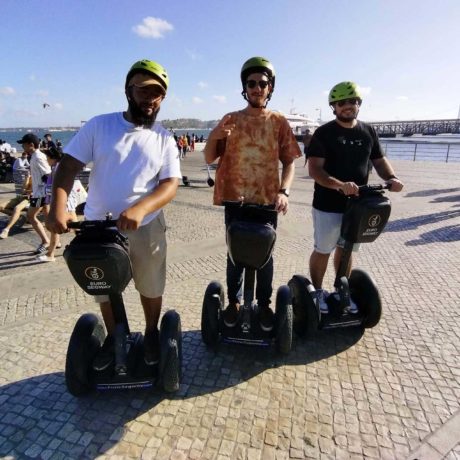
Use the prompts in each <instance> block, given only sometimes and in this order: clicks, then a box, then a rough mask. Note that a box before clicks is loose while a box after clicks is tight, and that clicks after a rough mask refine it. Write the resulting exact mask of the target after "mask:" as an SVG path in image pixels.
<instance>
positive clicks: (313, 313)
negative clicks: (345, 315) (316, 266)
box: [288, 275, 319, 338]
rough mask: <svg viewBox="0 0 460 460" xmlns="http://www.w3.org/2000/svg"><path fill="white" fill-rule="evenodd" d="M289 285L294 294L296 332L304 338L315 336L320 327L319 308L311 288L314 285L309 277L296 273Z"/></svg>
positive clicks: (293, 307)
mask: <svg viewBox="0 0 460 460" xmlns="http://www.w3.org/2000/svg"><path fill="white" fill-rule="evenodd" d="M288 286H289V289H290V290H291V295H292V309H293V324H292V327H293V329H294V332H295V333H296V334H297V335H298V336H299V337H303V338H305V337H310V336H313V335H314V334H315V333H316V332H317V331H318V328H319V314H318V308H317V307H316V304H315V301H314V300H313V297H312V296H311V294H310V290H309V287H311V288H313V285H312V283H311V282H310V280H309V279H308V278H305V277H304V276H301V275H294V276H293V277H292V278H291V279H290V280H289V282H288Z"/></svg>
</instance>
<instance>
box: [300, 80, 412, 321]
mask: <svg viewBox="0 0 460 460" xmlns="http://www.w3.org/2000/svg"><path fill="white" fill-rule="evenodd" d="M361 103H362V97H361V94H360V90H359V88H358V86H357V85H356V83H353V82H351V81H345V82H341V83H338V84H337V85H335V86H334V87H333V88H332V89H331V91H330V93H329V105H330V107H331V108H332V110H333V113H334V115H335V120H332V121H330V122H329V123H326V124H325V125H322V126H320V127H319V128H317V129H316V130H315V132H314V134H313V137H312V139H311V142H310V146H309V155H308V165H309V168H308V169H309V174H310V176H311V177H312V178H313V179H314V181H315V186H314V194H313V205H312V216H313V227H314V250H313V252H312V254H311V256H310V276H311V279H312V283H313V285H314V287H315V289H316V290H317V291H316V292H317V294H316V296H317V302H318V306H319V309H320V311H321V313H323V314H327V313H328V305H327V303H326V300H325V299H326V297H327V295H328V292H327V291H325V290H323V289H322V285H323V279H324V275H325V273H326V270H327V265H328V261H329V256H330V254H331V253H332V251H334V267H335V271H336V272H337V270H338V268H339V263H340V259H341V257H342V253H343V244H344V241H343V239H342V238H341V237H340V228H341V224H342V216H343V213H344V211H345V206H346V202H347V197H348V196H352V195H358V194H359V189H358V187H359V186H360V185H365V184H367V181H368V175H369V169H368V163H369V160H370V161H371V162H372V164H373V166H374V167H375V170H376V171H377V174H378V175H379V176H380V177H381V178H382V179H383V180H385V181H387V182H388V183H389V184H390V186H391V188H390V190H391V191H392V192H399V191H401V190H402V188H403V186H404V185H403V183H402V182H401V180H400V179H398V177H396V175H395V172H394V170H393V167H392V166H391V164H390V162H389V161H388V159H387V158H386V157H385V154H384V152H383V150H382V148H381V146H380V142H379V139H378V137H377V134H376V132H375V129H374V128H373V127H372V126H370V125H368V124H366V123H363V122H362V121H359V120H358V119H357V117H358V113H359V109H360V107H361ZM358 247H359V245H355V247H354V249H353V250H354V251H357V250H358ZM351 269H352V259H350V264H349V266H348V271H347V276H349V275H350V273H351ZM349 310H350V311H349V313H352V314H353V313H357V312H358V309H357V306H356V305H355V304H354V303H353V302H352V304H351V306H350V308H349Z"/></svg>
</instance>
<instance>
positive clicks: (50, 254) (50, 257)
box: [37, 146, 81, 262]
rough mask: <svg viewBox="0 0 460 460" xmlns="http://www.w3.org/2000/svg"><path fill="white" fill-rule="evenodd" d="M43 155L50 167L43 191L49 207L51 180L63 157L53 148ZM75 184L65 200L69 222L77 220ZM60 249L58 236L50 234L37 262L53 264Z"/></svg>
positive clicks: (59, 151) (60, 152)
mask: <svg viewBox="0 0 460 460" xmlns="http://www.w3.org/2000/svg"><path fill="white" fill-rule="evenodd" d="M45 153H46V159H47V160H48V164H49V165H50V167H51V174H50V175H49V176H48V179H47V182H46V187H45V191H46V200H45V203H46V205H47V206H49V205H50V203H51V192H52V189H53V179H54V176H55V174H56V169H57V167H58V165H59V162H60V161H61V159H62V156H63V155H62V151H61V150H60V149H58V148H57V147H54V146H51V147H49V149H48V150H46V152H45ZM75 182H76V183H79V184H76V183H74V186H73V188H72V191H71V192H70V195H69V198H68V200H67V212H68V213H69V220H72V221H76V220H77V214H76V212H75V208H76V206H77V204H78V196H75V195H76V194H77V191H76V190H75V191H74V189H76V188H77V187H78V186H79V185H80V186H81V182H80V181H75ZM60 247H61V241H60V236H59V235H58V234H57V233H51V235H50V244H49V246H48V250H47V252H46V254H42V255H39V256H37V260H38V261H39V262H54V261H55V260H56V259H55V257H54V255H55V252H56V249H59V248H60Z"/></svg>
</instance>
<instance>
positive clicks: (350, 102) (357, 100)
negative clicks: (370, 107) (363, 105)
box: [337, 97, 360, 107]
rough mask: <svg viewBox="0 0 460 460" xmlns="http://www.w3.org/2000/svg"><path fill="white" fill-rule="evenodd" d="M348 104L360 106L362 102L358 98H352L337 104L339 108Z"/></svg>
mask: <svg viewBox="0 0 460 460" xmlns="http://www.w3.org/2000/svg"><path fill="white" fill-rule="evenodd" d="M346 104H351V105H359V104H360V100H359V99H357V98H355V97H353V98H351V99H344V100H343V101H338V102H337V105H338V106H339V107H343V106H344V105H346Z"/></svg>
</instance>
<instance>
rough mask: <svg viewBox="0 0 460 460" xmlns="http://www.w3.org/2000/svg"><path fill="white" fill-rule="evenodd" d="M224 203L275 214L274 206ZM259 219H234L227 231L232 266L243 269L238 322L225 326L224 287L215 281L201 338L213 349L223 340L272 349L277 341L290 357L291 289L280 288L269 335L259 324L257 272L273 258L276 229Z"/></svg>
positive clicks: (205, 309)
mask: <svg viewBox="0 0 460 460" xmlns="http://www.w3.org/2000/svg"><path fill="white" fill-rule="evenodd" d="M225 204H226V205H232V206H233V205H234V206H239V207H241V208H242V209H244V210H245V212H247V213H248V214H252V213H253V214H254V216H255V217H256V216H257V213H260V212H270V211H271V212H276V211H275V210H274V208H273V206H261V205H255V204H247V203H245V204H242V203H231V204H230V203H225ZM256 220H257V219H256ZM256 220H255V221H247V220H235V221H233V222H231V224H230V225H229V226H228V229H227V246H228V253H229V256H230V258H231V260H232V262H233V263H235V264H239V265H242V266H243V267H244V282H243V304H242V305H241V306H240V310H239V316H238V322H237V324H236V326H234V327H227V326H226V325H225V323H224V320H223V316H222V314H223V310H224V309H225V295H224V288H223V287H222V285H221V283H219V282H218V281H213V282H211V283H210V284H209V285H208V287H207V289H206V292H205V295H204V300H203V309H202V315H201V336H202V339H203V342H204V343H205V344H206V345H207V346H209V347H212V348H215V347H216V346H217V345H218V343H219V341H220V340H221V339H222V340H223V341H224V342H227V343H237V344H245V345H257V346H269V345H270V344H271V343H272V341H273V339H274V341H275V344H276V348H277V350H278V351H279V352H281V353H283V354H287V353H289V351H290V350H291V346H292V305H291V293H290V290H289V287H288V286H280V287H279V288H278V291H277V294H276V304H275V316H274V326H273V329H272V330H271V331H268V332H267V331H264V330H262V328H261V327H260V324H259V321H258V305H257V304H256V302H255V300H254V293H255V282H256V272H257V270H259V269H261V268H263V267H264V266H265V264H266V263H267V262H268V261H269V259H270V257H271V255H272V252H273V248H274V245H275V240H276V231H275V229H274V228H273V226H271V225H269V224H262V223H260V222H257V221H256Z"/></svg>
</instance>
